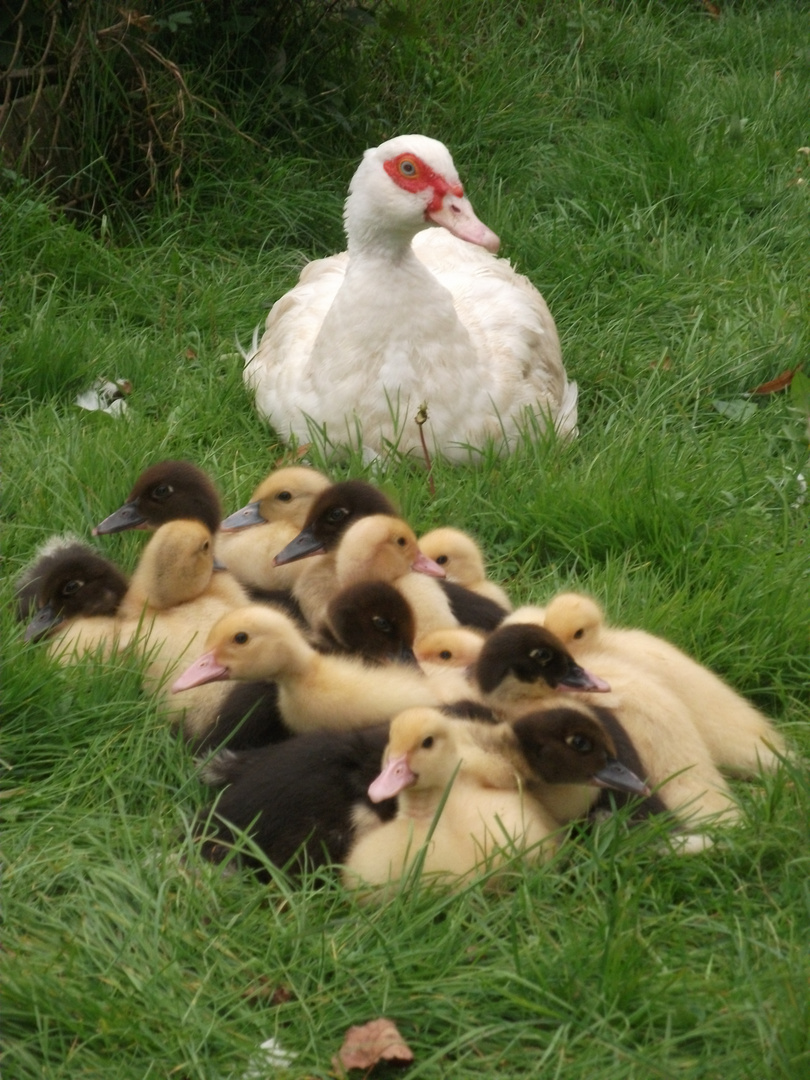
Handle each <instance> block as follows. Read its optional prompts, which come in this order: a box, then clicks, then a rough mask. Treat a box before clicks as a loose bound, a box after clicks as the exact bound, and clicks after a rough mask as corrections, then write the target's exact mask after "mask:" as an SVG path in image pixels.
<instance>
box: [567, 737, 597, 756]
mask: <svg viewBox="0 0 810 1080" xmlns="http://www.w3.org/2000/svg"><path fill="white" fill-rule="evenodd" d="M565 742H566V745H567V746H570V747H571V749H572V750H576V752H577V753H578V754H590V752H591V751H592V750H593V743H592V742H591V740H590V739H589V738H588V736H587V735H568V736H567V737H566V740H565Z"/></svg>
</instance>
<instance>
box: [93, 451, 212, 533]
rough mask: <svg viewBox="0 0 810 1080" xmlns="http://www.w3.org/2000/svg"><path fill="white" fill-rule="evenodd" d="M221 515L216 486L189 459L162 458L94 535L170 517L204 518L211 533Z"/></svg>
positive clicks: (159, 522)
mask: <svg viewBox="0 0 810 1080" xmlns="http://www.w3.org/2000/svg"><path fill="white" fill-rule="evenodd" d="M221 517H222V509H221V506H220V501H219V495H218V494H217V491H216V488H215V487H214V485H213V484H212V483H211V481H210V480H209V479H208V477H207V476H206V475H205V473H204V472H203V471H202V469H199V468H197V466H196V465H193V464H192V463H191V462H190V461H172V460H167V461H159V462H158V463H157V464H156V465H150V467H149V468H148V469H145V470H144V471H143V472H142V473H141V475H140V476H139V477H138V479H137V480H136V481H135V485H134V487H133V488H132V491H130V493H129V496H128V497H127V501H126V502H125V503H124V505H123V506H122V507H120V508H119V509H118V510H116V511H115V512H114V513H112V514H110V515H109V517H106V518H104V520H103V521H102V522H99V524H98V525H96V527H95V528H94V529H93V536H101V535H104V534H106V533H116V532H123V531H124V530H125V529H156V528H158V526H160V525H164V524H165V523H166V522H167V521H172V520H174V519H176V518H186V519H190V520H194V521H201V522H202V523H203V525H205V527H206V528H207V529H208V531H209V532H210V533H212V534H214V533H216V531H217V529H218V528H219V521H220V518H221Z"/></svg>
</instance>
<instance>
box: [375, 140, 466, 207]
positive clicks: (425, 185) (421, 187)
mask: <svg viewBox="0 0 810 1080" xmlns="http://www.w3.org/2000/svg"><path fill="white" fill-rule="evenodd" d="M384 168H385V171H386V172H387V173H388V175H389V176H390V177H391V179H392V180H393V181H394V183H395V184H398V185H399V187H401V188H404V190H405V191H412V192H417V191H427V190H428V189H430V190H431V191H432V192H433V198H432V199H431V200H430V202H429V203H428V207H427V210H426V212H425V213H426V215H427V214H430V213H435V212H436V211H437V210H441V208H442V203H443V202H444V197H445V195H447V194H451V195H455V196H456V198H458V199H463V198H464V189H463V188H462V186H461V184H451V183H449V182H448V181H447V180H446V179H445V177H443V176H442V175H441V173H437V172H436V171H435V169H431V167H430V166H429V165H428V164H427V163H426V162H424V161H422V159H421V158H420V157H417V156H416V154H397V156H396V157H394V158H390V159H389V160H388V161H386V162H385V166H384Z"/></svg>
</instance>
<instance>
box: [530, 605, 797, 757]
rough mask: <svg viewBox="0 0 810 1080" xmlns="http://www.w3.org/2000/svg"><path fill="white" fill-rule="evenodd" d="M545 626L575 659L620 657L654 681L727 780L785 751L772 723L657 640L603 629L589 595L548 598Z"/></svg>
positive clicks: (601, 614) (632, 632) (599, 612)
mask: <svg viewBox="0 0 810 1080" xmlns="http://www.w3.org/2000/svg"><path fill="white" fill-rule="evenodd" d="M545 625H546V626H548V628H549V629H551V630H552V631H553V632H554V633H555V634H557V635H558V636H559V637H560V638H561V639H562V640H563V641H564V642H565V643H566V644H567V645H568V647H569V648H570V649H571V651H572V652H573V653H574V655H575V656H577V655H580V654H581V655H583V656H584V655H586V654H591V655H594V656H596V655H598V654H600V653H603V652H606V653H610V654H614V655H621V656H624V657H626V658H627V659H629V660H631V661H632V662H633V663H634V664H637V665H638V666H639V668H643V669H644V670H647V671H650V672H651V673H652V674H653V675H655V676H656V678H658V679H660V680H661V682H662V683H663V684H664V685H665V686H666V687H667V689H668V690H669V691H671V692H672V693H674V694H675V695H676V696H677V697H679V698H680V699H681V701H683V702H684V704H685V705H686V706H687V708H688V709H689V712H690V715H691V717H692V720H693V722H694V724H695V726H696V727H697V729H698V731H699V733H700V735H701V737H702V739H703V741H704V742H705V744H706V746H707V747H708V750H709V753H710V754H711V757H712V761H713V762H714V763H715V765H717V766H718V767H719V768H720V769H722V770H724V771H726V772H728V773H730V774H731V775H732V776H740V777H750V776H754V775H756V774H757V773H758V772H759V771H760V770H765V771H768V772H774V771H775V770H776V769H777V768H778V766H779V763H780V758H781V757H784V755H785V754H786V753H787V747H786V745H785V741H784V739H783V738H782V736H781V735H780V734H779V732H778V731H777V730H776V728H775V727H774V725H773V724H772V722H771V721H770V720H769V719H768V718H767V717H766V716H764V715H763V714H762V713H761V712H759V710H758V709H755V708H754V706H753V705H751V704H750V703H749V702H748V701H746V700H745V698H743V697H742V696H741V695H740V694H738V693H737V692H736V691H735V690H733V689H732V688H731V687H730V686H729V685H728V684H727V683H726V682H724V681H723V680H722V679H721V678H720V677H719V676H717V675H715V674H714V672H712V671H710V670H709V669H708V668H706V667H704V666H703V665H702V664H700V663H698V661H697V660H694V659H693V658H692V657H690V656H688V655H687V654H686V653H684V652H682V651H681V650H680V649H678V648H677V647H676V646H675V645H672V644H671V643H670V642H668V641H666V640H664V639H663V638H659V637H656V636H655V635H653V634H650V633H647V632H646V631H644V630H635V629H632V630H631V629H619V628H618V627H613V626H607V625H606V624H605V618H604V612H603V611H602V608H601V607H600V606H599V605H598V604H597V603H596V601H595V600H593V599H591V598H590V597H589V596H583V595H581V594H578V593H561V594H560V595H558V596H556V597H554V598H553V599H552V600H551V601H550V602H549V604H548V607H547V608H546V614H545Z"/></svg>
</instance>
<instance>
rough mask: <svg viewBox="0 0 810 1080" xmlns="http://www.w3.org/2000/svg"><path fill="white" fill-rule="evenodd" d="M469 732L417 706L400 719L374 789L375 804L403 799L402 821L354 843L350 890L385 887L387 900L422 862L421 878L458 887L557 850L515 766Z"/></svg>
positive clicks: (549, 821) (553, 827)
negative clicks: (482, 873)
mask: <svg viewBox="0 0 810 1080" xmlns="http://www.w3.org/2000/svg"><path fill="white" fill-rule="evenodd" d="M467 727H468V725H467V723H466V722H465V721H462V720H452V719H449V718H448V717H446V716H443V715H442V714H441V713H440V712H438V711H437V710H435V709H408V710H406V711H405V712H403V713H400V714H399V715H398V716H396V717H395V718H394V719H393V720H392V722H391V727H390V732H389V741H388V746H387V747H386V750H385V755H384V758H383V771H382V772H381V773H380V775H379V776H378V777H377V779H376V780H375V781H374V782H373V783H372V784H371V786H370V787H369V791H368V793H369V797H370V798H371V799H372V800H373V801H376V800H382V799H387V798H391V797H393V796H396V797H397V803H398V806H397V815H396V817H395V818H394V819H393V820H392V821H390V822H387V823H386V824H383V825H378V826H377V827H375V828H373V829H370V830H369V831H368V832H366V833H364V834H363V835H362V836H360V837H359V838H358V839H357V840H356V841H355V843H354V844H353V846H352V848H351V850H350V851H349V854H348V857H347V858H346V866H345V871H344V881H345V883H346V885H347V886H349V887H350V888H367V887H368V886H372V887H376V889H377V890H378V891H377V893H376V895H377V897H380V896H385V895H386V889H385V887H386V886H388V889H389V890H390V887H391V886H392V885H393V884H394V883H396V882H398V881H399V880H400V879H401V878H402V877H403V876H404V875H405V874H406V873H408V871H409V870H411V869H412V868H414V867H417V866H419V861H420V859H422V860H423V861H422V863H421V866H420V867H419V871H420V872H422V873H425V874H430V875H431V876H432V877H433V878H434V879H437V880H439V881H443V882H445V883H449V884H458V883H459V882H460V881H462V880H464V879H465V878H467V877H469V876H470V875H471V874H473V873H474V872H475V871H476V870H482V869H494V868H497V867H499V866H501V865H502V864H503V863H504V862H505V861H506V860H508V859H509V858H511V857H512V856H513V855H514V854H515V853H520V854H521V855H523V856H524V857H526V858H529V859H532V860H534V859H539V858H548V857H549V856H550V855H551V854H552V852H553V851H554V849H555V847H556V837H555V833H556V832H558V829H559V826H558V823H557V822H556V821H555V820H554V818H553V817H552V816H551V815H550V814H549V813H548V812H547V811H546V810H544V808H543V807H542V806H540V804H539V803H537V802H536V801H535V800H534V799H532V798H531V797H530V796H528V795H526V794H525V793H524V792H523V791H521V789H520V785H519V783H518V780H517V777H516V776H515V773H514V770H513V768H512V766H511V764H510V763H509V762H508V761H506V760H505V759H504V758H503V757H500V756H498V755H495V754H492V753H487V752H482V751H481V749H480V748H478V747H476V746H475V744H474V742H473V741H472V740H471V739H470V737H469V733H468V731H467V730H466V729H467ZM443 800H444V803H443V805H442V801H443ZM380 889H382V892H380V891H379V890H380Z"/></svg>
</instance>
